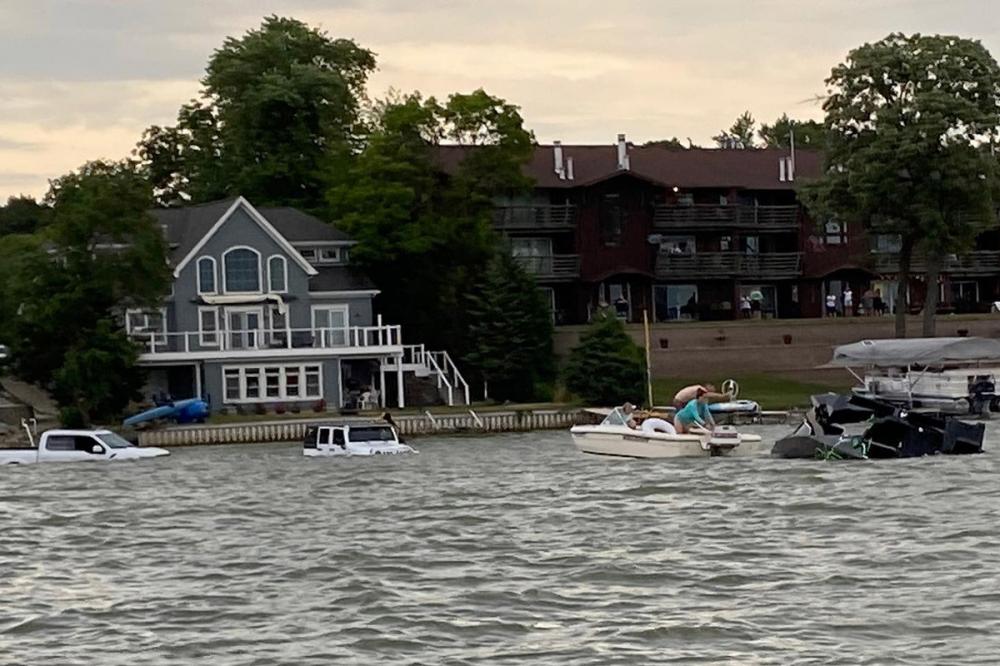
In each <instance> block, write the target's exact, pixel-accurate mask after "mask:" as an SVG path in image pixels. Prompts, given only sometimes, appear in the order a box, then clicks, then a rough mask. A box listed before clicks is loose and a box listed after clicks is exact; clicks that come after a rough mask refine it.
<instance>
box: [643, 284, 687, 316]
mask: <svg viewBox="0 0 1000 666" xmlns="http://www.w3.org/2000/svg"><path fill="white" fill-rule="evenodd" d="M653 295H654V297H655V299H656V321H676V320H678V319H697V318H698V287H697V285H693V284H668V285H656V287H654V289H653Z"/></svg>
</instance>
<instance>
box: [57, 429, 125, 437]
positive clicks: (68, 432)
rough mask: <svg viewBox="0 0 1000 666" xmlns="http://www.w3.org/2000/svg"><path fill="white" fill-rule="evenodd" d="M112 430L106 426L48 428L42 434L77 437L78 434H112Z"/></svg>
mask: <svg viewBox="0 0 1000 666" xmlns="http://www.w3.org/2000/svg"><path fill="white" fill-rule="evenodd" d="M110 434H112V432H111V431H110V430H108V429H106V428H98V429H96V430H46V431H45V432H43V433H42V435H62V436H65V437H76V436H78V435H110Z"/></svg>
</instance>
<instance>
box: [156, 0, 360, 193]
mask: <svg viewBox="0 0 1000 666" xmlns="http://www.w3.org/2000/svg"><path fill="white" fill-rule="evenodd" d="M374 69H375V56H374V54H373V53H372V52H371V51H368V50H367V49H363V48H361V47H359V46H358V45H357V44H356V43H355V42H353V41H351V40H347V39H332V38H330V37H329V36H328V35H327V34H326V33H324V32H322V31H320V30H316V29H314V28H310V27H309V26H307V25H306V24H305V23H302V22H301V21H297V20H295V19H290V18H280V17H277V16H270V17H268V18H266V19H265V20H264V22H263V24H262V25H261V27H260V28H258V29H256V30H251V31H249V32H247V33H246V34H245V35H243V36H242V37H239V38H235V37H230V38H228V39H226V41H225V42H224V43H223V45H222V47H221V48H219V49H218V50H217V51H215V53H214V54H213V55H212V57H211V59H210V60H209V62H208V67H207V69H206V74H205V77H204V79H202V84H203V85H204V89H203V91H202V95H201V98H200V99H197V100H192V101H191V102H190V103H188V104H186V105H184V106H183V107H181V110H180V113H179V114H178V122H177V125H175V126H173V127H159V126H153V127H150V128H149V129H148V130H146V133H145V134H144V135H143V138H142V140H141V141H140V143H139V145H138V147H137V153H138V155H139V156H140V158H141V159H142V160H143V162H144V164H145V166H146V168H147V170H148V173H149V177H150V179H151V181H152V182H153V184H154V186H155V187H156V189H157V194H158V197H159V200H160V202H161V203H165V204H175V203H178V202H181V201H187V200H191V201H194V202H195V203H199V202H203V201H209V200H212V199H217V198H221V197H224V196H229V195H233V194H242V195H244V196H246V197H248V198H249V199H251V200H252V201H254V202H255V203H259V204H280V205H297V206H300V207H302V208H306V209H313V208H316V207H319V206H321V205H322V203H323V194H324V191H325V189H326V183H325V181H324V174H326V173H327V172H328V170H329V169H328V167H329V164H330V160H331V159H332V158H334V157H336V155H338V153H344V152H349V151H351V150H352V148H353V147H354V146H355V145H356V144H357V141H358V138H359V136H358V135H359V132H360V129H361V128H360V120H359V113H360V109H361V104H362V101H363V100H364V97H365V85H366V83H367V80H368V75H369V74H370V73H371V72H372V71H373V70H374Z"/></svg>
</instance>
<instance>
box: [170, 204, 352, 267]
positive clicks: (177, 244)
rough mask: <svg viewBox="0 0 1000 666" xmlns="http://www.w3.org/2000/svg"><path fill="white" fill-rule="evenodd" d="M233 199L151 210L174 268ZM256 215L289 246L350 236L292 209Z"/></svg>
mask: <svg viewBox="0 0 1000 666" xmlns="http://www.w3.org/2000/svg"><path fill="white" fill-rule="evenodd" d="M236 199H237V197H230V198H229V199H222V200H221V201H212V202H209V203H205V204H199V205H197V206H185V207H183V208H157V209H155V210H153V211H152V212H153V215H154V216H155V217H156V219H157V221H158V222H159V223H160V224H161V225H162V226H163V228H164V233H165V234H166V238H167V243H168V244H169V245H170V259H171V261H172V263H173V264H174V265H176V264H177V263H178V262H180V261H181V260H182V259H184V257H186V256H187V255H188V253H189V252H191V250H192V249H194V247H195V246H196V245H197V244H198V243H199V242H200V241H201V239H202V238H203V237H204V236H205V234H206V233H208V230H209V229H211V228H212V226H213V225H214V224H215V223H216V222H218V221H219V218H220V217H222V216H223V215H224V214H225V213H226V211H227V210H229V207H230V206H232V205H233V202H235V201H236ZM257 212H259V213H260V214H261V215H263V216H264V218H265V219H266V220H267V221H268V222H270V223H271V226H273V227H274V228H275V229H276V230H277V231H278V233H279V234H281V235H282V236H284V237H285V239H286V240H287V241H288V242H289V243H305V242H310V241H315V242H331V241H341V242H342V241H349V240H351V239H350V236H348V235H347V234H346V233H344V232H343V231H341V230H340V229H337V228H336V227H334V226H333V225H332V224H327V223H326V222H324V221H323V220H321V219H319V218H318V217H314V216H312V215H309V214H308V213H303V212H302V211H300V210H297V209H295V208H287V207H280V208H266V207H265V208H257Z"/></svg>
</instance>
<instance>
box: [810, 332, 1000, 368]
mask: <svg viewBox="0 0 1000 666" xmlns="http://www.w3.org/2000/svg"><path fill="white" fill-rule="evenodd" d="M984 361H996V362H1000V340H993V339H990V338H908V339H904V340H862V341H861V342H854V343H851V344H849V345H841V346H839V347H837V348H836V349H834V350H833V359H831V360H830V362H829V363H828V364H827V366H837V367H850V366H868V367H882V368H890V367H906V366H910V365H923V366H927V365H944V364H947V363H977V362H984Z"/></svg>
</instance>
